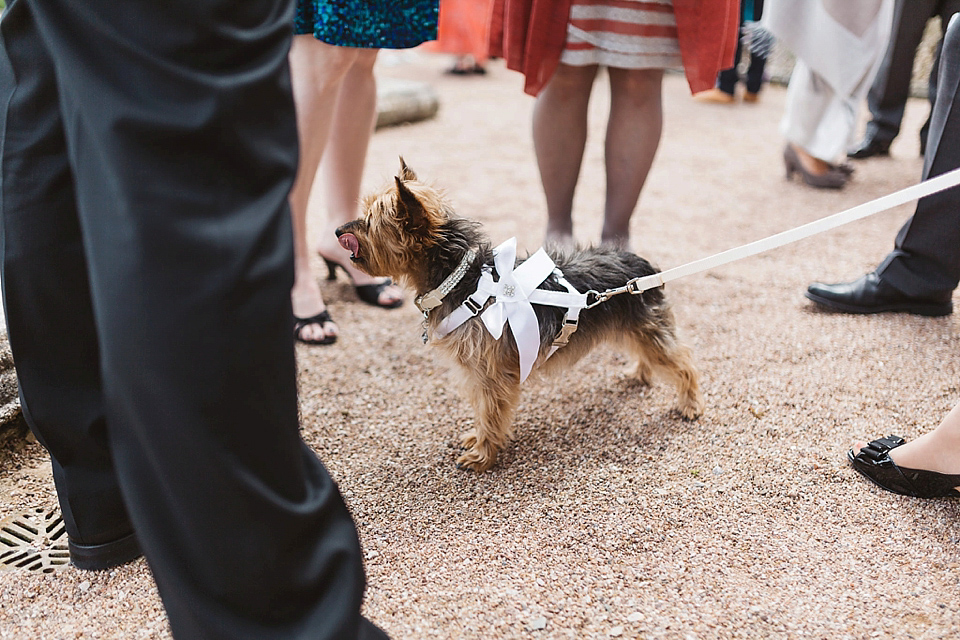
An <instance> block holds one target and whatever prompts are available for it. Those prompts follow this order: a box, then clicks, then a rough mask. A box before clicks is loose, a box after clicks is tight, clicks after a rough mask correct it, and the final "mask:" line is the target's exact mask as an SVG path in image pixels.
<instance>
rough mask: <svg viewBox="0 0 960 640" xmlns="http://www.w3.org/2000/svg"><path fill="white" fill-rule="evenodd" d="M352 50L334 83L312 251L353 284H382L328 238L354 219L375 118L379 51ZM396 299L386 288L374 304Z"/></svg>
mask: <svg viewBox="0 0 960 640" xmlns="http://www.w3.org/2000/svg"><path fill="white" fill-rule="evenodd" d="M355 51H356V58H355V60H354V61H353V63H352V64H351V66H350V68H349V69H348V70H347V72H346V74H345V75H344V77H343V80H342V82H341V83H340V90H339V94H338V96H337V101H336V104H335V107H334V110H333V116H332V127H331V128H330V136H329V139H328V140H327V145H326V149H325V150H324V153H323V158H322V160H321V163H320V173H319V176H320V188H322V189H323V196H324V201H325V203H326V216H325V221H324V223H323V232H322V233H321V234H320V237H319V239H318V244H317V251H318V252H319V253H320V255H321V256H325V257H327V258H329V259H330V260H332V261H335V262H338V263H340V264H341V265H343V266H344V267H345V268H346V269H347V270H348V271H349V273H350V277H351V278H352V279H353V282H354V284H355V285H366V284H375V283H377V282H381V281H382V279H381V278H372V277H370V276H368V275H367V274H365V273H363V272H362V271H360V270H358V269H355V268H354V267H353V265H352V263H351V262H350V254H349V253H347V252H346V251H345V250H344V249H343V248H342V247H341V246H340V244H339V243H338V242H337V237H336V234H335V233H334V231H336V229H337V227H339V226H340V225H342V224H344V223H346V222H349V221H351V220H353V219H354V218H356V217H357V214H358V208H359V202H360V184H361V181H362V180H363V168H364V165H365V164H366V159H367V148H368V147H369V145H370V137H371V136H372V135H373V127H374V124H375V122H376V116H377V82H376V78H375V77H374V75H373V66H374V64H375V63H376V61H377V53H378V52H379V50H378V49H355ZM402 297H403V296H402V292H401V290H400V289H399V288H398V287H396V286H391V287H387V288H385V289H384V290H383V291H382V292H381V293H380V298H379V302H380V304H389V303H391V302H394V301H396V300H400V299H402Z"/></svg>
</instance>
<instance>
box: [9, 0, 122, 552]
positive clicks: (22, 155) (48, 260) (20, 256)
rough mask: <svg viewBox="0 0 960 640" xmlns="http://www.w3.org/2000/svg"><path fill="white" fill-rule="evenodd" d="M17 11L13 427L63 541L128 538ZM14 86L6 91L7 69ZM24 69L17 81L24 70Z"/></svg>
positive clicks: (27, 19) (80, 267)
mask: <svg viewBox="0 0 960 640" xmlns="http://www.w3.org/2000/svg"><path fill="white" fill-rule="evenodd" d="M35 27H36V25H35V24H34V23H33V18H32V16H31V15H30V13H29V11H28V10H27V7H26V5H24V4H23V3H21V2H16V3H14V4H13V5H12V6H11V7H10V9H9V10H8V12H7V14H6V15H5V16H4V19H3V22H2V36H3V44H4V47H3V52H2V55H8V56H9V58H8V59H6V60H4V64H3V65H2V69H3V71H4V72H3V74H2V78H3V79H2V82H3V84H4V98H6V97H7V96H9V101H7V100H6V99H4V101H3V103H2V104H6V105H7V108H6V110H5V112H4V122H3V132H4V133H3V147H2V162H3V164H2V167H3V174H2V178H0V185H2V203H3V220H2V224H3V231H4V234H3V284H4V303H5V308H6V318H7V326H8V335H9V338H10V344H11V348H12V350H13V353H14V358H15V361H16V369H17V378H18V381H19V384H20V390H21V393H20V395H21V406H22V408H23V414H24V417H25V418H26V420H27V423H28V424H29V425H30V427H31V429H32V430H33V431H34V433H35V434H36V435H37V438H38V439H39V440H40V442H41V443H43V445H44V446H45V447H46V448H47V450H48V451H49V452H50V455H51V458H52V463H53V472H54V479H55V482H56V486H57V495H58V496H59V499H60V507H61V511H62V513H63V519H64V524H65V525H66V529H67V534H68V535H69V537H70V540H71V541H72V542H76V543H79V544H88V545H96V544H103V543H109V542H113V541H117V540H119V539H121V538H124V537H126V536H129V535H131V533H132V531H133V529H132V525H131V524H130V520H129V518H128V516H127V513H126V508H125V507H124V505H123V500H122V496H121V494H120V488H119V486H118V484H117V478H116V475H115V473H114V469H113V461H112V457H111V455H110V450H109V447H108V444H107V431H106V422H105V419H104V408H103V398H102V394H101V385H100V366H99V360H98V359H99V349H98V342H97V335H96V327H95V325H94V320H93V310H92V308H91V302H90V288H89V284H88V276H87V267H86V261H85V258H84V248H83V238H82V234H81V231H80V225H79V220H78V218H77V209H76V203H75V201H74V185H73V176H72V174H71V171H70V167H69V164H68V161H67V154H66V139H65V138H64V132H63V125H62V121H61V118H60V110H59V105H58V103H57V89H56V82H55V77H54V67H53V61H52V60H51V58H50V57H49V55H48V54H47V52H46V50H45V49H44V47H43V45H42V43H41V41H40V38H39V34H38V33H37V31H36V28H35ZM14 69H15V70H17V71H18V73H17V78H18V79H19V80H20V81H19V83H18V84H17V85H16V91H13V89H14V76H13V73H11V71H12V70H14ZM25 70H29V72H27V71H25Z"/></svg>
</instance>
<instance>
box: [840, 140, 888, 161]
mask: <svg viewBox="0 0 960 640" xmlns="http://www.w3.org/2000/svg"><path fill="white" fill-rule="evenodd" d="M888 155H890V141H889V140H887V141H883V140H877V138H876V137H875V136H872V135H867V137H865V138H864V139H863V141H862V142H861V143H860V146H858V147H857V148H856V149H852V150H850V151H848V152H847V157H848V158H853V159H855V160H863V159H864V158H872V157H873V156H888Z"/></svg>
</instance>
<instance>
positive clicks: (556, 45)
mask: <svg viewBox="0 0 960 640" xmlns="http://www.w3.org/2000/svg"><path fill="white" fill-rule="evenodd" d="M571 4H572V1H571V0H494V7H493V17H492V20H491V23H490V54H491V55H493V56H499V57H502V58H504V60H505V61H506V63H507V68H509V69H513V70H514V71H519V72H521V73H523V74H524V77H525V82H524V87H523V89H524V91H525V92H526V93H529V94H531V95H534V96H535V95H537V94H538V93H540V90H541V89H543V87H544V85H546V83H547V82H548V81H549V80H550V77H551V76H552V75H553V72H554V70H555V69H556V68H557V64H558V63H559V61H560V55H561V53H562V52H563V50H564V46H565V44H566V42H567V25H568V22H569V16H570V5H571ZM673 12H674V15H675V18H676V29H677V39H678V41H679V46H680V56H681V59H682V61H683V69H684V73H685V74H686V77H687V82H688V84H689V85H690V90H691V92H693V93H698V92H700V91H705V90H707V89H710V88H712V87H713V86H715V84H716V81H717V73H718V72H720V71H721V70H723V69H729V68H730V67H732V66H733V56H734V53H735V51H736V47H737V38H738V37H739V34H738V31H739V27H740V3H739V0H673Z"/></svg>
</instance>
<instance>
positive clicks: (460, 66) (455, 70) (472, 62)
mask: <svg viewBox="0 0 960 640" xmlns="http://www.w3.org/2000/svg"><path fill="white" fill-rule="evenodd" d="M486 72H487V70H486V68H485V67H484V66H483V65H482V64H480V63H479V62H477V60H476V59H475V58H474V57H473V56H472V55H465V56H459V57H457V61H456V62H455V63H454V65H453V66H452V67H451V68H450V69H447V73H449V74H452V75H455V76H468V75H472V74H477V75H483V74H485V73H486Z"/></svg>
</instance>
